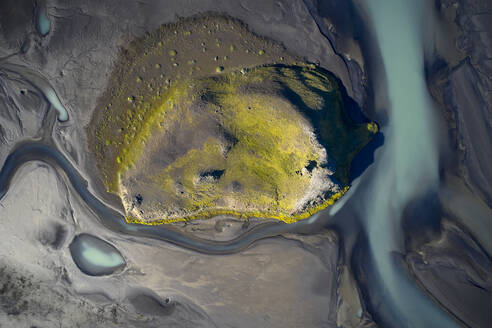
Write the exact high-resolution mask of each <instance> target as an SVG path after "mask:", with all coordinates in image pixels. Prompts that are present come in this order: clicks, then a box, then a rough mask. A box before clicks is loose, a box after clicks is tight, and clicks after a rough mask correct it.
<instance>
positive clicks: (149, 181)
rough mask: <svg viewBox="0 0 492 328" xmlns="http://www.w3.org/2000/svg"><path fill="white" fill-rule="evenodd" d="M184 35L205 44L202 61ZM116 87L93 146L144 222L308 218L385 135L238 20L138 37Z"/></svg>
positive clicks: (107, 175)
mask: <svg viewBox="0 0 492 328" xmlns="http://www.w3.org/2000/svg"><path fill="white" fill-rule="evenodd" d="M204 26H205V28H204ZM212 30H213V32H209V31H212ZM180 35H181V36H182V38H181V39H180V38H179V37H177V36H180ZM207 35H208V37H207ZM183 38H186V40H190V42H191V43H189V44H188V43H186V42H184V43H185V44H187V45H188V46H189V47H193V45H196V44H197V42H198V40H200V42H198V46H197V48H196V49H195V52H193V53H190V50H189V49H186V48H183V46H182V43H183V40H184V39H183ZM193 38H197V39H196V40H195V41H193V40H192V39H193ZM244 40H246V41H247V42H246V43H244ZM207 44H210V45H214V47H213V48H214V52H213V53H212V52H211V53H210V54H211V55H213V56H210V55H208V54H206V55H204V53H206V52H207V51H209V50H208V46H207ZM210 47H211V46H210ZM203 49H205V51H203ZM217 49H219V50H217ZM196 53H200V54H201V55H199V56H194V55H195V54H196ZM225 53H227V55H225ZM235 54H238V55H237V56H244V57H238V58H236V59H234V58H235V57H234V56H235ZM239 54H240V55H239ZM186 56H188V57H189V58H188V57H186ZM190 56H191V57H190ZM229 56H231V58H229ZM192 57H193V58H192ZM220 58H227V60H225V59H224V61H222V59H220ZM277 59H279V60H281V61H282V63H283V64H278V63H276V60H277ZM217 61H220V64H219V66H217V65H218V64H217ZM178 62H183V63H188V64H186V65H175V64H178ZM240 62H246V63H249V64H250V65H239V63H240ZM183 67H184V68H183ZM190 67H192V70H191V71H190V73H189V74H186V72H187V70H189V69H190ZM197 68H199V69H198V70H197ZM173 70H174V71H173ZM149 71H150V72H149ZM117 83H118V85H119V86H118V88H109V91H108V92H107V94H106V95H105V97H103V101H101V105H100V107H103V108H101V109H100V110H99V111H96V114H95V115H94V117H93V120H92V123H91V124H92V126H90V127H89V129H88V132H89V145H90V148H91V150H92V152H93V153H94V154H95V157H96V160H97V164H98V168H99V169H100V171H101V173H102V179H103V182H104V184H105V185H106V187H107V190H108V191H110V192H114V193H118V194H119V195H120V196H121V198H122V200H123V203H124V205H125V209H126V211H127V214H128V216H127V221H128V222H133V223H143V224H161V223H170V222H178V221H185V220H190V219H196V218H207V217H211V216H215V215H221V214H227V215H234V216H236V217H239V218H243V217H253V216H254V217H265V218H275V219H279V220H282V221H285V222H295V221H297V220H300V219H303V218H307V217H309V216H310V215H312V214H314V213H316V212H318V211H320V210H321V209H323V208H326V207H327V206H329V205H331V204H333V203H334V201H336V200H337V199H338V198H340V197H341V196H342V195H343V193H344V192H345V191H346V190H347V189H348V184H349V179H348V173H349V167H350V162H351V160H352V158H353V156H354V155H355V154H356V153H357V152H358V151H359V150H360V149H361V148H362V147H363V146H364V145H365V144H367V142H368V141H369V140H370V139H371V138H372V135H373V134H374V133H376V132H377V125H376V124H374V123H369V124H362V125H355V124H354V123H353V122H352V120H351V119H350V117H348V115H347V114H346V113H345V111H344V109H343V100H342V97H341V92H340V90H339V87H338V83H337V81H336V79H335V78H333V76H332V75H331V74H330V73H328V72H326V71H324V70H323V69H321V68H319V67H315V66H314V65H308V64H303V63H302V62H300V61H298V60H297V59H296V60H294V57H292V56H290V55H289V54H288V53H286V52H285V51H284V50H283V49H282V48H281V46H279V45H277V44H275V43H274V42H272V41H268V40H264V39H261V38H259V37H257V36H255V35H254V34H252V33H250V32H249V31H247V29H246V28H245V27H244V26H243V25H242V24H240V23H239V22H237V21H235V20H231V19H230V18H223V17H219V16H217V17H215V16H213V17H201V18H194V19H191V20H188V21H186V22H183V21H181V22H180V23H178V24H174V25H172V24H171V25H168V26H164V27H163V28H161V29H160V30H159V31H157V32H155V33H154V34H151V35H150V36H146V37H145V38H143V39H142V40H138V41H137V42H136V44H134V45H133V48H130V51H127V52H124V53H123V59H122V60H121V63H119V64H118V65H117V66H116V68H115V72H114V74H113V76H112V80H111V83H110V85H113V86H114V85H116V84H117Z"/></svg>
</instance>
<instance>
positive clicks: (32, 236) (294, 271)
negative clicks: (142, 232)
mask: <svg viewBox="0 0 492 328" xmlns="http://www.w3.org/2000/svg"><path fill="white" fill-rule="evenodd" d="M47 189H49V190H50V192H49V193H48V192H46V190H47ZM1 206H2V209H1V210H2V212H1V213H2V224H1V225H0V235H1V236H2V248H1V250H0V270H3V273H2V275H1V279H0V282H1V284H0V285H2V286H3V287H1V286H0V288H4V289H2V290H6V292H4V293H2V296H0V322H1V324H2V325H1V326H2V327H21V326H22V327H24V326H25V327H28V326H29V324H32V325H36V326H38V327H56V326H57V325H60V326H61V327H77V326H80V327H112V326H118V327H139V326H142V327H162V324H164V323H165V324H166V325H167V326H168V327H252V326H255V327H335V322H336V308H337V306H336V302H337V297H336V267H337V261H338V244H337V243H338V241H337V238H336V236H335V235H334V234H333V233H331V232H321V233H320V234H317V235H313V236H305V237H301V236H296V235H289V236H285V237H279V238H272V239H268V240H265V241H262V242H259V243H257V244H255V245H254V246H253V247H251V248H249V249H248V250H246V251H243V252H241V253H239V254H234V255H227V256H207V255H202V254H197V253H194V252H190V251H186V250H183V249H180V248H179V247H174V246H172V245H170V244H167V243H164V242H156V241H152V240H145V239H138V238H136V239H134V238H131V239H126V238H124V237H122V236H119V235H117V234H114V233H112V232H110V231H107V230H104V229H102V228H101V227H100V226H99V225H95V224H94V223H95V221H94V218H93V216H92V214H91V213H90V212H88V211H87V209H86V208H85V205H81V204H80V203H79V201H78V200H77V199H76V197H73V196H72V194H71V192H69V191H68V190H67V189H66V187H65V184H64V183H62V182H61V181H60V179H59V177H58V176H57V174H56V172H55V171H54V170H53V169H51V168H49V167H48V166H46V165H44V164H42V163H31V164H27V165H26V166H25V167H24V168H23V169H22V170H21V171H20V172H19V177H18V179H16V182H15V183H14V185H13V186H12V187H11V189H10V191H9V193H8V195H7V196H6V197H5V198H4V199H3V200H2V205H1ZM57 231H58V233H57ZM60 231H61V232H60ZM80 232H88V233H92V234H95V235H97V236H99V237H101V238H103V239H105V240H107V241H110V242H111V243H112V244H114V245H115V246H116V247H117V248H118V249H119V250H120V251H121V252H122V254H123V255H124V257H125V259H126V261H127V264H128V265H127V268H126V269H125V270H124V271H123V272H121V273H119V274H116V275H113V276H108V277H89V276H86V275H84V274H83V273H81V272H80V271H79V270H78V268H77V267H76V266H75V264H74V263H73V260H72V258H71V256H70V252H69V251H68V248H67V246H68V244H69V243H70V241H71V240H72V238H73V236H74V234H76V233H80ZM20 277H24V278H23V279H20ZM14 293H17V295H18V297H12V295H15V294H14ZM139 295H140V296H139ZM142 295H143V296H142ZM149 295H150V296H149ZM149 297H154V299H152V298H149ZM166 298H167V299H168V300H167V301H166ZM132 302H133V303H134V304H133V305H132ZM142 302H144V303H145V304H147V306H141V305H139V304H141V303H142ZM159 302H160V304H159ZM166 302H167V304H166ZM149 304H150V305H149ZM135 306H136V307H137V308H135Z"/></svg>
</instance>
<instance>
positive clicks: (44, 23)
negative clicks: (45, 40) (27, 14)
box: [38, 7, 51, 36]
mask: <svg viewBox="0 0 492 328" xmlns="http://www.w3.org/2000/svg"><path fill="white" fill-rule="evenodd" d="M38 30H39V33H40V34H41V35H42V36H46V35H48V33H50V30H51V21H50V18H49V17H48V13H47V11H46V8H44V7H41V8H40V9H39V11H38Z"/></svg>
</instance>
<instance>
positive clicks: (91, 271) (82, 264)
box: [70, 234, 125, 276]
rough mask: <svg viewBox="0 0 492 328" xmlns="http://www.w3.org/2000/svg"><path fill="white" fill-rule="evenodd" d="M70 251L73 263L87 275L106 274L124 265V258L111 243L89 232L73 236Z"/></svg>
mask: <svg viewBox="0 0 492 328" xmlns="http://www.w3.org/2000/svg"><path fill="white" fill-rule="evenodd" d="M70 252H71V254H72V258H73V260H74V262H75V264H76V265H77V266H78V267H79V269H80V270H81V271H82V272H84V273H86V274H88V275H92V276H101V275H108V274H112V273H114V272H115V271H116V270H119V269H121V268H122V267H124V266H125V260H124V259H123V257H122V256H121V254H120V252H119V251H118V250H117V249H116V248H115V247H114V246H113V245H111V244H109V243H107V242H106V241H104V240H102V239H99V238H97V237H95V236H92V235H89V234H80V235H78V236H77V237H75V238H74V240H73V242H72V243H71V244H70Z"/></svg>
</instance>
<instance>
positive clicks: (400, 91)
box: [361, 0, 458, 328]
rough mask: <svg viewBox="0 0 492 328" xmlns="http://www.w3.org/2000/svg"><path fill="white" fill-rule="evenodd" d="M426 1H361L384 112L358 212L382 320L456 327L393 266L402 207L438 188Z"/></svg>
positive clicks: (400, 244)
mask: <svg viewBox="0 0 492 328" xmlns="http://www.w3.org/2000/svg"><path fill="white" fill-rule="evenodd" d="M429 4H431V2H430V1H427V0H412V1H409V0H371V1H364V2H363V5H364V7H365V9H366V10H367V13H368V14H369V17H370V21H371V22H372V27H373V29H374V31H373V32H374V33H375V35H376V39H377V42H378V46H379V49H380V53H381V56H382V60H383V65H384V72H385V74H386V80H387V87H388V89H387V90H385V91H386V92H387V94H388V98H389V101H390V108H389V124H388V127H387V128H386V129H385V130H384V131H383V132H385V136H386V139H385V146H384V147H383V148H382V150H381V153H380V155H379V156H378V157H379V158H377V161H378V165H377V167H376V168H375V176H374V179H373V180H372V185H371V186H370V189H369V192H367V194H366V195H365V199H364V200H363V204H364V206H363V207H362V211H361V215H362V216H363V217H364V219H365V223H364V224H365V229H366V232H367V235H368V242H369V246H370V254H371V257H372V260H373V261H372V264H373V268H372V270H373V271H374V275H375V276H376V280H377V281H378V282H379V284H381V289H382V291H381V293H382V296H381V304H380V307H381V308H384V309H386V314H384V313H383V314H381V315H382V316H383V317H384V316H386V317H385V319H386V320H389V321H391V322H392V324H394V325H395V327H419V328H425V327H432V328H434V327H447V328H449V327H458V325H457V323H456V322H455V321H454V320H453V319H451V318H450V317H449V316H448V315H447V314H446V313H445V312H444V311H443V310H441V309H440V308H439V307H438V306H437V305H436V304H435V303H433V302H432V301H431V300H430V299H429V298H428V297H427V296H426V295H425V294H424V293H423V292H422V291H421V290H420V289H419V288H418V287H417V286H416V285H415V283H414V282H413V281H411V280H410V278H409V277H408V275H407V274H406V272H405V270H404V269H403V268H402V267H401V266H399V265H398V262H397V261H395V254H398V253H400V252H403V251H404V249H403V232H402V230H401V223H400V220H401V214H402V211H403V209H404V207H405V206H406V204H407V203H408V202H409V201H410V200H411V199H412V198H414V197H415V196H417V195H419V194H420V193H424V192H426V191H428V190H436V189H437V184H438V159H437V154H438V150H437V147H436V141H435V140H434V139H435V138H434V135H433V133H432V131H433V128H434V124H433V117H432V111H433V108H432V105H431V101H430V100H429V95H428V93H427V87H426V82H425V79H424V74H423V73H424V58H423V54H424V51H423V48H422V44H423V37H425V34H424V32H425V30H424V28H423V27H424V23H425V20H424V17H426V13H427V10H428V9H429V8H428V7H427V6H428V5H429ZM381 85H383V84H380V85H379V86H378V87H380V86H381ZM376 92H378V90H376Z"/></svg>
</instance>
